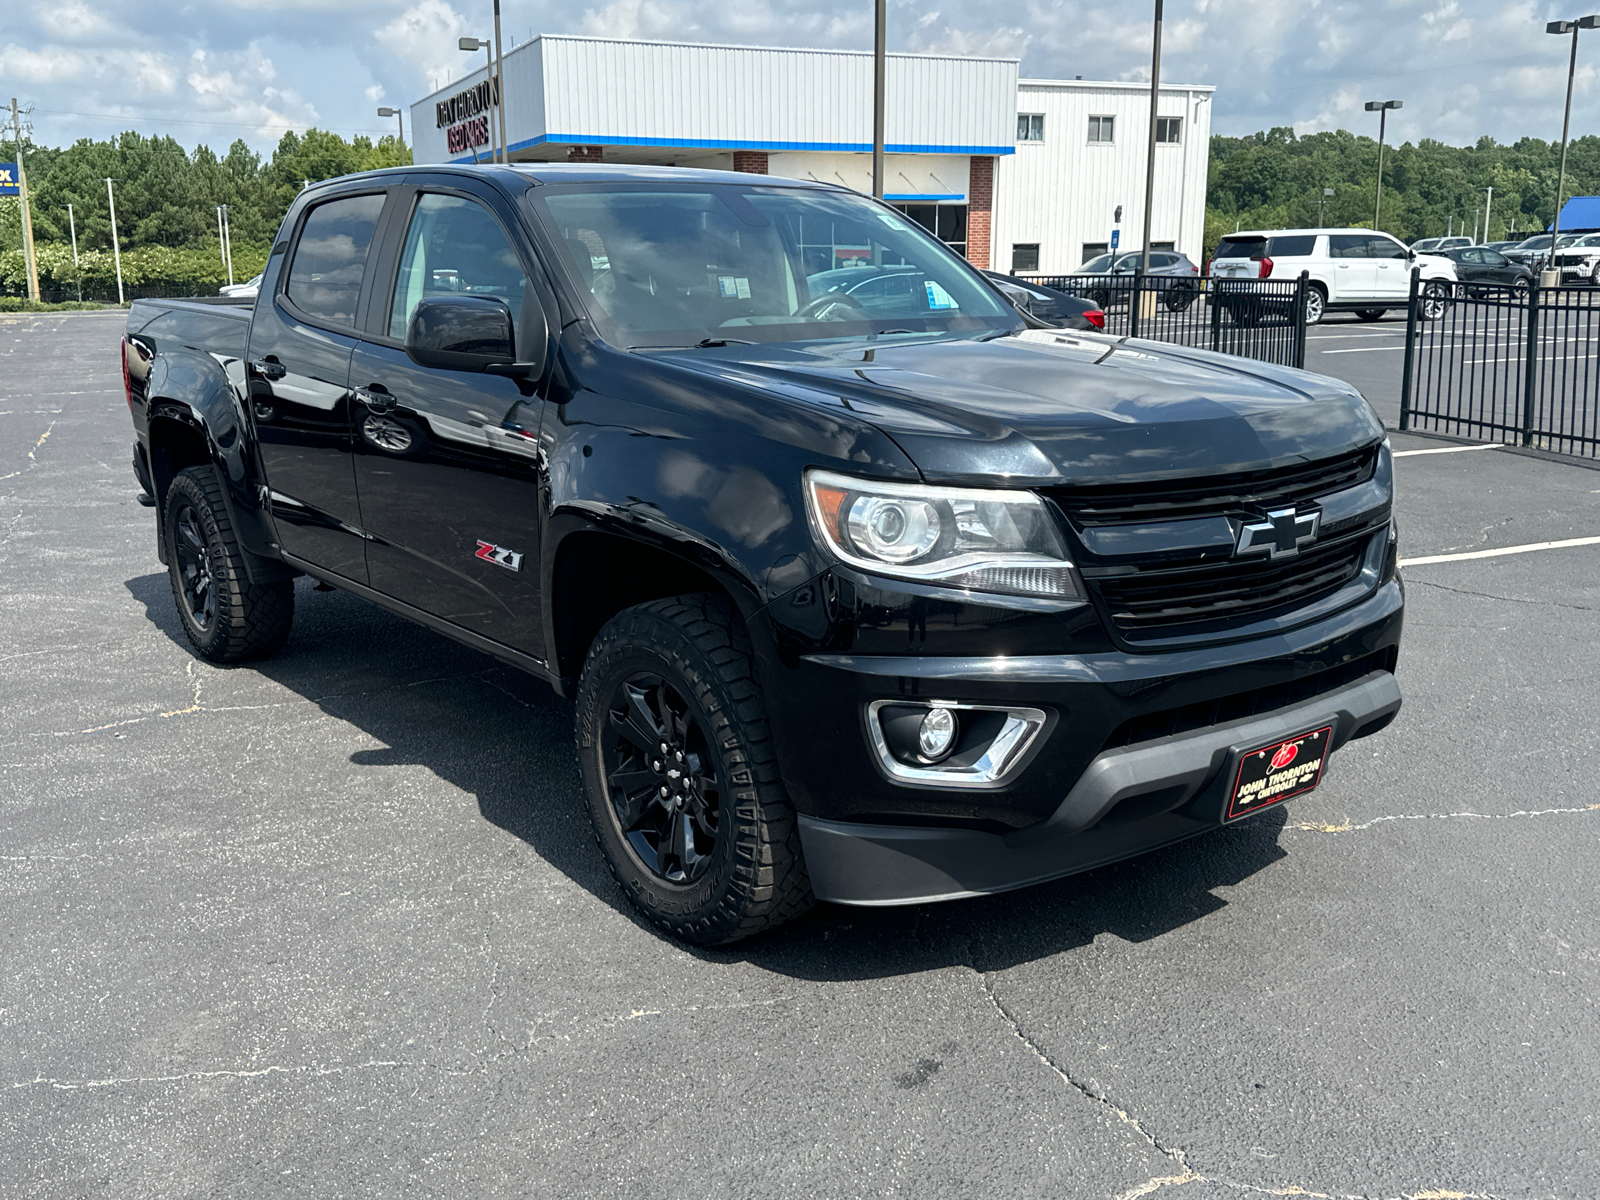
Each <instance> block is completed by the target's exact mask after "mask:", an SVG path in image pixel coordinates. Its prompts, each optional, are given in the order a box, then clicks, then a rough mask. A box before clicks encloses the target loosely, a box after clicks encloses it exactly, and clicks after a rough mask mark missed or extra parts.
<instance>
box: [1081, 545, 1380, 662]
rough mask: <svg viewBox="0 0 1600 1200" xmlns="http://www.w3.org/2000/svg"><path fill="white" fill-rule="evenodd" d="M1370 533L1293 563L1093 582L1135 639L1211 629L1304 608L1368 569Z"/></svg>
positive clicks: (1242, 563)
mask: <svg viewBox="0 0 1600 1200" xmlns="http://www.w3.org/2000/svg"><path fill="white" fill-rule="evenodd" d="M1369 538H1370V535H1369V534H1366V533H1358V534H1356V535H1355V536H1353V537H1345V538H1342V539H1340V540H1338V541H1335V542H1332V543H1327V544H1319V545H1315V546H1313V547H1311V548H1310V549H1307V550H1304V551H1302V552H1301V553H1299V554H1297V555H1296V556H1295V557H1293V558H1289V559H1283V560H1280V561H1278V562H1270V561H1268V560H1267V559H1265V558H1232V559H1227V560H1225V561H1223V562H1219V563H1214V564H1210V565H1204V566H1191V567H1179V568H1177V569H1172V568H1170V567H1163V568H1157V569H1149V570H1144V571H1139V572H1136V573H1134V574H1129V575H1112V576H1102V577H1100V578H1097V579H1092V580H1090V585H1091V587H1093V588H1094V589H1095V590H1096V591H1097V592H1098V593H1099V595H1100V599H1101V601H1102V602H1103V603H1104V604H1105V607H1106V611H1107V614H1108V615H1109V616H1110V618H1111V620H1112V622H1113V623H1114V624H1115V625H1116V627H1117V628H1118V630H1120V631H1121V632H1122V633H1123V635H1124V636H1126V637H1128V638H1129V639H1130V640H1138V639H1139V638H1141V637H1143V638H1152V637H1158V636H1178V637H1181V636H1183V635H1184V634H1188V633H1201V632H1204V630H1203V628H1202V627H1204V626H1206V625H1207V624H1209V623H1211V622H1228V623H1231V624H1234V625H1238V624H1240V623H1243V622H1246V621H1250V620H1262V619H1265V618H1266V617H1269V616H1272V615H1274V614H1276V613H1279V612H1285V611H1288V610H1290V609H1295V608H1304V607H1305V606H1306V605H1308V604H1314V603H1316V602H1317V601H1318V600H1321V599H1323V598H1324V597H1326V596H1330V595H1332V594H1333V593H1334V592H1336V591H1338V590H1339V589H1340V588H1341V587H1343V586H1344V585H1345V584H1347V583H1349V582H1350V580H1352V579H1354V578H1355V577H1356V576H1357V575H1358V574H1360V572H1361V563H1362V559H1363V558H1365V556H1366V552H1367V543H1368V541H1369Z"/></svg>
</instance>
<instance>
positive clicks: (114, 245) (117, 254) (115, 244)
mask: <svg viewBox="0 0 1600 1200" xmlns="http://www.w3.org/2000/svg"><path fill="white" fill-rule="evenodd" d="M111 182H112V181H111V177H110V176H107V177H106V206H107V207H108V208H110V209H111V255H112V257H113V258H114V259H116V263H117V303H118V304H126V303H127V300H126V299H125V298H124V297H123V294H122V242H121V240H120V239H119V238H118V237H117V197H116V195H115V193H113V192H112V190H111Z"/></svg>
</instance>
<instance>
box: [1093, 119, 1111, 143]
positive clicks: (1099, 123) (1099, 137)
mask: <svg viewBox="0 0 1600 1200" xmlns="http://www.w3.org/2000/svg"><path fill="white" fill-rule="evenodd" d="M1116 138H1117V119H1116V118H1115V117H1090V118H1089V140H1090V141H1091V142H1108V143H1109V142H1114V141H1116Z"/></svg>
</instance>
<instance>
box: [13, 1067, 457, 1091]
mask: <svg viewBox="0 0 1600 1200" xmlns="http://www.w3.org/2000/svg"><path fill="white" fill-rule="evenodd" d="M381 1069H387V1070H405V1069H423V1070H443V1071H447V1072H448V1073H449V1074H460V1073H461V1072H457V1071H450V1070H449V1068H445V1067H439V1066H437V1065H435V1064H433V1063H428V1062H406V1061H403V1060H399V1059H373V1060H371V1061H368V1062H360V1063H349V1064H343V1065H331V1066H330V1065H327V1064H322V1063H308V1064H305V1065H303V1066H297V1067H277V1066H272V1067H260V1068H257V1069H254V1070H220V1069H219V1070H210V1071H181V1072H179V1073H177V1074H175V1075H113V1076H110V1077H108V1078H105V1079H54V1078H51V1077H48V1076H44V1075H40V1076H37V1077H35V1078H33V1079H24V1080H21V1081H20V1082H17V1083H13V1084H12V1085H11V1089H12V1090H13V1091H15V1090H17V1089H18V1088H32V1087H50V1088H54V1089H55V1090H57V1091H62V1092H78V1091H87V1090H89V1089H92V1088H108V1087H129V1086H132V1085H135V1084H156V1083H188V1082H190V1081H192V1080H199V1079H262V1078H265V1077H266V1076H269V1075H300V1076H306V1077H310V1078H320V1077H322V1076H327V1075H343V1074H346V1073H347V1072H350V1071H371V1070H381Z"/></svg>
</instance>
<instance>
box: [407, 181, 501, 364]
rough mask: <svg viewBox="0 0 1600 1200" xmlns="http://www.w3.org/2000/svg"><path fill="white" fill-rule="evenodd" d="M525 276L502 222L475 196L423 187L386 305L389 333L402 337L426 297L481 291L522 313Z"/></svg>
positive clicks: (412, 214) (477, 294)
mask: <svg viewBox="0 0 1600 1200" xmlns="http://www.w3.org/2000/svg"><path fill="white" fill-rule="evenodd" d="M527 287H528V279H527V276H526V275H525V274H524V273H523V270H522V259H521V258H519V257H518V255H517V252H516V250H515V249H513V248H512V245H511V242H510V241H509V240H508V239H507V237H506V235H505V231H504V230H503V229H502V228H501V227H500V222H498V221H497V220H495V219H494V217H493V216H491V215H490V213H489V210H488V209H486V208H484V207H483V205H481V204H479V203H478V202H477V201H475V200H466V199H463V198H461V197H459V196H444V195H439V194H438V193H433V192H425V193H423V194H422V195H421V196H420V197H418V199H417V204H416V208H415V209H413V210H412V213H411V226H410V228H409V229H407V230H406V242H405V248H404V249H403V250H402V251H401V253H400V269H399V271H398V272H397V274H396V276H395V283H394V296H393V298H392V300H391V302H390V305H389V336H390V337H392V338H394V339H395V340H396V341H404V340H405V336H406V327H407V326H408V325H409V324H410V323H411V314H412V313H414V312H415V311H416V309H417V305H418V304H420V303H422V301H424V300H432V299H435V298H437V297H440V296H482V297H484V298H485V299H489V300H497V301H500V302H501V303H503V304H505V305H506V306H507V307H508V308H509V309H510V310H511V317H512V321H513V322H516V321H517V320H518V319H519V318H520V317H521V314H522V299H523V294H524V292H525V291H526V290H527Z"/></svg>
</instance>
